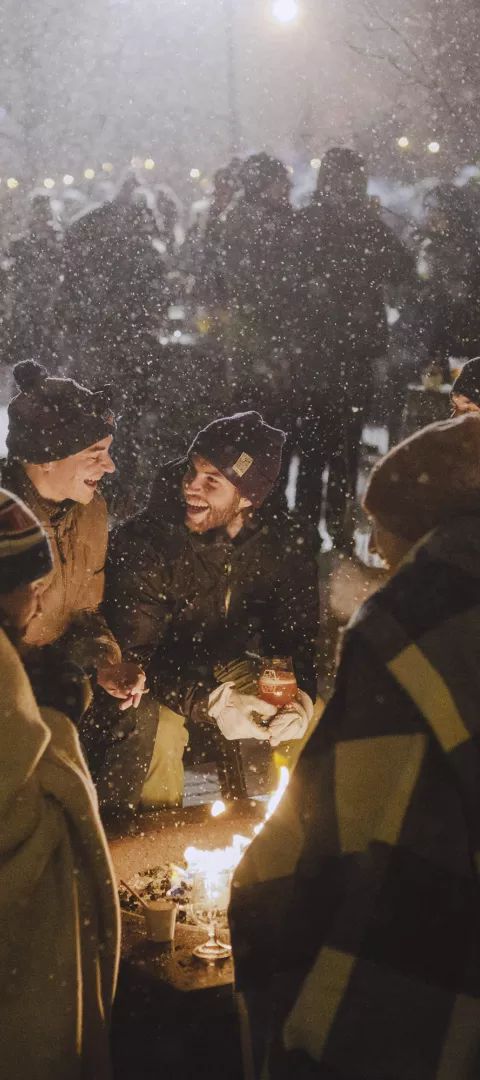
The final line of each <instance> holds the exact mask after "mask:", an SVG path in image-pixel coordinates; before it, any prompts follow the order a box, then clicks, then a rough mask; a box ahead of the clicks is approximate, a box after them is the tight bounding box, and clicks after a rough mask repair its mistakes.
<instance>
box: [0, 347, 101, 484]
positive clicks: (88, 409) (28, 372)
mask: <svg viewBox="0 0 480 1080" xmlns="http://www.w3.org/2000/svg"><path fill="white" fill-rule="evenodd" d="M13 374H14V378H15V382H16V383H17V386H18V388H19V391H20V393H18V394H17V395H16V397H14V398H13V399H12V401H11V402H10V404H9V406H8V421H9V424H8V436H7V447H8V453H9V456H10V457H13V458H18V459H19V460H20V461H27V462H30V463H32V464H33V465H42V464H44V463H45V462H48V461H60V460H61V459H62V458H66V457H70V455H71V454H78V453H79V452H80V451H81V450H86V449H87V447H88V446H92V445H93V444H94V443H96V442H98V441H99V440H100V439H105V438H106V436H107V435H113V431H114V427H115V419H114V415H113V411H112V389H111V387H110V386H105V387H104V388H103V389H102V390H99V391H98V392H97V393H93V391H92V390H87V388H86V387H85V386H80V384H79V383H77V382H75V381H74V380H73V379H61V378H55V377H52V376H49V375H48V372H47V371H46V369H45V368H44V367H43V366H42V365H41V364H37V363H36V362H35V360H23V361H22V362H21V363H20V364H17V365H16V367H14V369H13Z"/></svg>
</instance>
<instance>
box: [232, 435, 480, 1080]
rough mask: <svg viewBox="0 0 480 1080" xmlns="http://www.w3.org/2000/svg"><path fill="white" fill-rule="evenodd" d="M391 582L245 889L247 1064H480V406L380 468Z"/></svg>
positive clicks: (348, 1078) (373, 1067) (249, 859)
mask: <svg viewBox="0 0 480 1080" xmlns="http://www.w3.org/2000/svg"><path fill="white" fill-rule="evenodd" d="M365 508H366V510H367V512H368V513H369V514H370V516H371V517H372V518H373V526H374V528H373V535H374V541H375V545H376V548H377V550H378V552H379V553H380V554H381V555H382V556H383V557H384V558H385V560H386V562H387V564H388V565H389V568H390V569H391V570H392V571H393V576H391V577H390V579H389V580H388V581H387V582H386V583H385V584H384V585H383V586H382V587H381V588H380V589H379V591H378V592H377V593H376V594H375V595H374V596H373V597H371V598H370V599H369V600H368V601H367V602H366V603H365V604H364V605H363V606H362V607H361V608H360V610H359V612H358V613H357V615H356V616H355V617H354V618H353V620H352V622H351V624H350V625H349V627H348V628H347V631H346V633H345V638H344V641H343V648H342V655H341V660H340V665H339V669H338V674H337V680H336V686H335V690H334V693H333V696H332V699H331V701H330V703H329V705H328V707H327V709H326V711H325V713H324V716H323V718H322V720H321V722H320V724H319V726H318V727H317V729H316V730H315V732H314V733H313V735H312V737H311V739H310V741H309V742H308V744H307V746H306V748H305V750H304V752H303V755H302V757H301V758H300V761H299V763H298V765H297V767H296V770H295V772H294V774H293V776H292V778H291V781H290V784H289V787H288V789H287V792H286V794H285V796H284V798H283V800H282V802H281V804H280V806H279V808H278V809H277V811H276V813H275V815H274V816H273V817H272V818H271V820H270V821H269V822H268V823H267V825H266V826H265V828H264V830H263V831H262V832H261V833H260V835H259V836H258V837H257V838H256V839H255V840H254V842H253V843H252V845H251V846H250V848H249V849H248V850H247V852H246V854H245V856H244V858H243V860H242V863H241V864H240V866H239V867H238V869H237V871H236V874H235V877H234V881H233V886H232V899H231V907H230V924H231V931H232V942H233V949H234V957H235V972H236V986H237V990H238V991H239V993H240V995H241V998H240V1000H241V1001H242V1002H243V1004H244V1005H246V1009H245V1008H242V1014H243V1017H244V1021H245V1028H246V1031H245V1035H246V1038H245V1043H246V1047H247V1052H246V1059H245V1060H246V1074H247V1076H249V1077H261V1078H262V1080H264V1078H267V1077H269V1078H275V1080H280V1078H286V1077H295V1080H304V1078H307V1077H315V1078H319V1080H474V1078H476V1077H478V1076H480V887H479V880H478V873H479V868H480V708H479V702H480V417H478V416H473V415H469V416H463V417H461V418H459V419H456V420H450V421H445V422H442V423H439V424H434V425H431V426H430V427H429V428H425V429H424V430H422V431H421V432H419V433H417V434H416V435H415V436H413V437H412V438H411V439H409V440H407V441H406V442H404V443H402V444H401V445H400V446H399V447H396V448H395V449H393V450H392V451H390V453H389V454H388V455H387V457H386V458H385V459H384V460H383V461H382V462H381V463H380V464H379V465H378V466H376V468H375V470H374V472H373V474H372V476H371V478H370V481H369V485H368V488H367V493H366V496H365Z"/></svg>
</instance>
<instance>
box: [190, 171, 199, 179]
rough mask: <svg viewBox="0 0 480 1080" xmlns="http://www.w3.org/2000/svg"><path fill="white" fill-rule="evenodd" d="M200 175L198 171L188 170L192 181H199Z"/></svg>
mask: <svg viewBox="0 0 480 1080" xmlns="http://www.w3.org/2000/svg"><path fill="white" fill-rule="evenodd" d="M201 175H202V174H201V172H200V169H190V176H191V179H192V180H200V177H201Z"/></svg>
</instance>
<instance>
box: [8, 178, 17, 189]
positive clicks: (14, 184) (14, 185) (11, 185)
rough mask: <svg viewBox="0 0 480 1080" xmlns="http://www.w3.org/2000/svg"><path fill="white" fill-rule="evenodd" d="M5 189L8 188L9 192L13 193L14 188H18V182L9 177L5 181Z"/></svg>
mask: <svg viewBox="0 0 480 1080" xmlns="http://www.w3.org/2000/svg"><path fill="white" fill-rule="evenodd" d="M7 187H8V188H10V191H15V188H17V187H18V180H16V179H15V177H14V176H9V177H8V180H7Z"/></svg>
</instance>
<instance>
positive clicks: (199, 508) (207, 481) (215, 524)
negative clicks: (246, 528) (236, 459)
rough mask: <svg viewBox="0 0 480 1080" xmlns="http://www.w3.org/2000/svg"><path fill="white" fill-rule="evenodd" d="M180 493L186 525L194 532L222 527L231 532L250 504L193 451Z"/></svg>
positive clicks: (209, 463)
mask: <svg viewBox="0 0 480 1080" xmlns="http://www.w3.org/2000/svg"><path fill="white" fill-rule="evenodd" d="M182 495H183V499H184V502H185V504H186V508H187V509H186V514H185V525H186V526H187V529H189V530H190V532H195V533H205V532H209V530H210V529H220V528H222V527H223V528H226V529H227V530H228V531H230V529H232V528H235V526H236V524H237V523H238V524H239V527H241V524H242V512H243V510H245V509H247V508H248V507H250V506H251V503H250V502H249V501H248V500H247V499H244V498H242V496H241V495H240V494H239V492H238V491H237V488H236V487H235V485H234V484H232V483H231V482H230V480H227V477H226V476H224V475H223V473H221V472H219V470H218V469H216V468H215V466H214V465H212V464H211V462H210V461H206V460H205V458H202V457H199V455H198V454H193V455H192V458H191V460H190V462H189V467H188V469H187V472H186V473H185V476H184V478H183V481H182ZM235 531H238V530H236V529H235Z"/></svg>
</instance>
